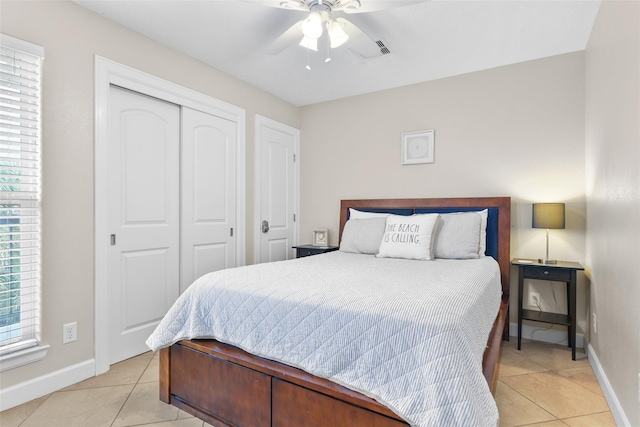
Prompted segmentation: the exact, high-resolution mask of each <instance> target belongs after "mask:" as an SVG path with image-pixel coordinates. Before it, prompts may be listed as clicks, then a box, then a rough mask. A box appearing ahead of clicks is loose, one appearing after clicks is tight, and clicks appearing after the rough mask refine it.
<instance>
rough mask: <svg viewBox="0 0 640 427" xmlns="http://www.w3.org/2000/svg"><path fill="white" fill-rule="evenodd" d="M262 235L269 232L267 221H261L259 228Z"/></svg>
mask: <svg viewBox="0 0 640 427" xmlns="http://www.w3.org/2000/svg"><path fill="white" fill-rule="evenodd" d="M260 228H261V229H262V232H263V233H267V232H268V231H269V221H267V220H266V219H265V220H263V221H262V226H261V227H260Z"/></svg>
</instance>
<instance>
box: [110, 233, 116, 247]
mask: <svg viewBox="0 0 640 427" xmlns="http://www.w3.org/2000/svg"><path fill="white" fill-rule="evenodd" d="M115 244H116V235H115V234H112V235H111V246H115Z"/></svg>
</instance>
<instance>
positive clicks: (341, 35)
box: [327, 20, 349, 48]
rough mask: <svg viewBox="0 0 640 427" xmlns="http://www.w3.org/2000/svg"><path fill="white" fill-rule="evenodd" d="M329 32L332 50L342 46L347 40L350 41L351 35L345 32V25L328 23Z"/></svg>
mask: <svg viewBox="0 0 640 427" xmlns="http://www.w3.org/2000/svg"><path fill="white" fill-rule="evenodd" d="M327 32H328V33H329V38H330V39H331V47H332V48H336V47H338V46H342V45H343V44H344V43H345V42H346V41H347V40H349V35H348V34H347V33H345V32H344V28H343V25H342V24H341V23H339V22H338V21H335V20H330V21H328V22H327Z"/></svg>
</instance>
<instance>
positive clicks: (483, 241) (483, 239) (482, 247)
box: [477, 209, 489, 257]
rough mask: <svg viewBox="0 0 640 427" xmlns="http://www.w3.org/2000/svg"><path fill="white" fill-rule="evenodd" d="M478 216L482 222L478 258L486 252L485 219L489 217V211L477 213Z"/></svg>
mask: <svg viewBox="0 0 640 427" xmlns="http://www.w3.org/2000/svg"><path fill="white" fill-rule="evenodd" d="M477 213H479V214H480V218H481V220H482V222H481V223H480V256H481V257H483V256H485V252H486V251H487V217H488V216H489V210H488V209H484V210H481V211H477Z"/></svg>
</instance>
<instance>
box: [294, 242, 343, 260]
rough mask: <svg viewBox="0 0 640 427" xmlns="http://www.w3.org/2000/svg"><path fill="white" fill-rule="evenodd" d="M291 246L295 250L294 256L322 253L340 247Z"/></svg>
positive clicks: (300, 256)
mask: <svg viewBox="0 0 640 427" xmlns="http://www.w3.org/2000/svg"><path fill="white" fill-rule="evenodd" d="M293 248H294V249H295V250H296V258H302V257H305V256H311V255H318V254H324V253H326V252H333V251H337V250H338V249H340V247H339V246H313V245H298V246H293Z"/></svg>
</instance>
